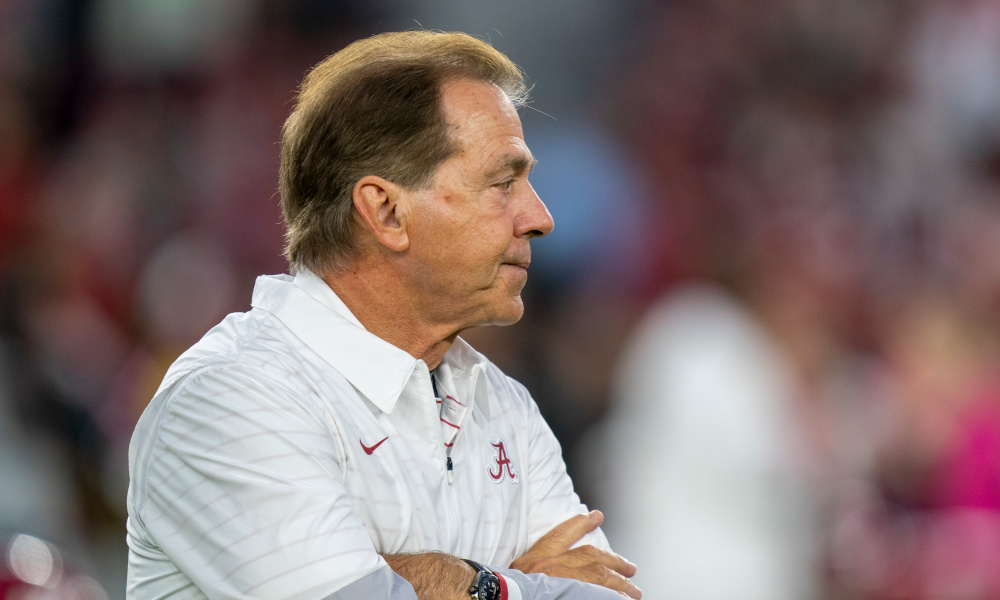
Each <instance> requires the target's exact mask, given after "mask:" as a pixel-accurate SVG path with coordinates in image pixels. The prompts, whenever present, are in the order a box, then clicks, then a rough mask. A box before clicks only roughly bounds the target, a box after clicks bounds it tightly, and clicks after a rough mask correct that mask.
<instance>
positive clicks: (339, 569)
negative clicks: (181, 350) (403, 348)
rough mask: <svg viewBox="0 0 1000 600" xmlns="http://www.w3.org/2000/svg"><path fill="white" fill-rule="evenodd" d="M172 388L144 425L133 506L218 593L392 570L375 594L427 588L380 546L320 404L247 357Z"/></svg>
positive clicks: (340, 584) (306, 591)
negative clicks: (347, 483)
mask: <svg viewBox="0 0 1000 600" xmlns="http://www.w3.org/2000/svg"><path fill="white" fill-rule="evenodd" d="M170 393H171V394H172V395H171V396H170V397H168V398H166V399H165V400H166V401H165V402H164V403H163V404H162V405H159V413H158V414H156V415H155V416H154V418H151V419H150V420H149V421H148V422H146V423H143V422H140V426H139V428H138V429H137V431H136V436H137V439H138V440H139V444H138V446H137V455H136V457H135V461H134V462H135V465H134V467H133V468H134V471H133V485H134V486H135V488H136V490H135V491H136V492H137V494H136V498H135V499H134V500H133V502H134V508H135V513H136V514H135V515H133V516H135V517H137V518H138V520H139V521H141V526H142V528H143V529H144V531H145V533H146V534H147V535H148V536H149V538H151V540H153V541H155V544H156V545H157V546H158V547H159V548H160V550H162V551H163V553H165V554H166V556H167V557H169V559H170V560H171V561H173V562H174V564H175V565H176V566H177V567H178V569H180V571H182V572H183V573H184V574H185V575H186V576H187V577H189V578H190V579H191V581H192V582H193V583H194V584H195V585H196V586H197V587H198V588H199V589H200V590H201V591H202V592H203V593H204V594H205V595H206V596H207V597H208V598H248V597H256V598H322V597H324V596H328V595H330V594H332V593H334V592H337V591H338V590H348V589H349V588H350V585H351V584H352V583H355V582H358V581H359V580H363V579H365V577H366V576H370V575H373V574H376V573H382V575H375V576H374V578H370V579H367V580H366V581H368V584H369V586H370V587H368V588H365V589H367V590H369V592H371V593H369V594H368V595H366V596H365V597H366V598H373V599H374V598H392V599H393V600H416V595H415V594H414V593H413V590H412V588H409V584H406V585H403V584H402V583H400V582H399V581H397V580H396V578H394V577H392V576H393V575H395V574H394V573H392V571H391V570H390V569H389V567H388V565H387V564H386V563H385V561H384V560H383V559H382V557H381V556H379V555H378V553H377V552H376V551H375V548H374V546H373V544H372V542H371V539H370V537H369V535H368V533H367V531H366V530H365V528H364V526H363V524H362V522H361V520H360V518H359V517H358V515H357V514H356V513H355V511H354V507H353V502H352V500H351V498H350V496H349V495H348V492H347V490H346V488H345V487H344V484H343V475H342V472H341V460H342V459H341V456H340V455H339V451H338V448H339V446H338V444H337V443H336V440H335V439H332V438H331V433H330V430H329V428H328V427H327V426H326V425H325V424H324V422H323V418H322V416H320V415H316V414H313V413H311V412H310V406H309V405H308V404H306V403H305V402H304V401H302V399H300V398H298V397H296V396H295V395H294V394H293V393H292V392H290V391H289V390H288V389H287V388H286V387H284V386H282V385H280V384H278V383H276V382H270V381H268V380H267V379H265V378H263V377H262V376H261V375H259V374H257V373H249V372H247V371H245V370H243V369H241V368H239V367H235V366H227V367H214V368H212V369H211V370H207V371H203V372H201V373H198V374H195V375H192V376H191V377H190V378H189V379H188V380H186V381H184V382H181V384H180V385H179V386H178V387H177V388H175V389H174V390H173V391H172V392H170ZM135 443H136V442H135V441H133V444H135ZM397 577H398V576H397ZM373 582H374V583H373ZM360 585H365V584H360ZM372 586H374V587H372ZM375 590H381V592H384V593H375V592H374V591H375ZM345 593H346V594H347V595H345V596H342V597H344V598H354V597H358V596H357V594H354V595H351V594H350V593H348V592H346V591H345ZM332 597H338V596H336V595H334V596H332Z"/></svg>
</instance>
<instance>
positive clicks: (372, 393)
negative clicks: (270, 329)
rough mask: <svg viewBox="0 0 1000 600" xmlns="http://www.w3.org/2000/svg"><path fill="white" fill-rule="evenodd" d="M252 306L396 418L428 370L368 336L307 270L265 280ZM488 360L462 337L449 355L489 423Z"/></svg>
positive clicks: (453, 372)
mask: <svg viewBox="0 0 1000 600" xmlns="http://www.w3.org/2000/svg"><path fill="white" fill-rule="evenodd" d="M251 305H252V306H253V307H254V308H259V309H261V310H265V311H267V312H269V313H271V314H273V315H274V316H275V317H277V319H278V320H279V321H281V322H282V323H283V324H284V325H285V326H286V327H288V329H289V330H291V332H292V333H293V334H295V336H296V337H298V338H299V339H300V340H302V342H303V343H305V345H307V346H309V348H311V349H312V350H313V351H315V352H316V353H317V354H319V356H320V357H321V358H323V360H324V361H326V362H327V363H328V364H329V365H330V366H331V367H333V368H334V369H336V370H337V371H338V372H339V373H340V374H341V375H343V376H344V377H345V378H346V379H347V380H348V381H349V382H350V383H351V385H353V386H354V387H355V388H357V389H358V391H359V392H361V393H362V394H363V395H364V396H365V397H366V398H367V399H368V400H369V401H370V402H371V403H372V404H374V405H375V406H376V407H377V408H378V409H379V410H381V411H382V412H385V413H391V412H392V410H393V408H394V407H395V405H396V401H397V400H398V399H399V396H400V394H401V393H402V391H403V389H404V388H405V387H406V385H407V383H408V382H409V381H410V378H411V376H412V374H413V371H414V370H415V369H418V368H422V369H427V365H426V364H425V363H424V361H423V360H420V359H417V358H414V357H413V356H411V355H410V354H409V353H407V352H406V351H404V350H402V349H400V348H397V347H396V346H393V345H392V344H390V343H389V342H387V341H385V340H383V339H382V338H380V337H378V336H376V335H374V334H372V333H370V332H369V331H367V330H366V329H365V328H364V326H363V325H362V324H361V322H360V321H359V320H358V319H357V317H355V316H354V314H353V313H351V311H350V309H349V308H348V307H347V305H346V304H344V302H343V300H341V299H340V298H339V297H338V296H337V294H336V293H335V292H334V291H333V290H332V289H330V286H329V285H327V284H326V282H325V281H323V280H322V279H321V278H320V277H319V276H317V275H315V274H314V273H312V272H310V271H308V270H305V269H301V270H299V272H298V273H297V274H296V275H295V276H294V277H292V276H291V275H261V276H260V277H258V278H257V282H256V285H254V290H253V299H252V301H251ZM484 362H486V359H485V358H484V357H483V356H482V355H481V354H479V353H478V352H476V351H475V350H474V349H473V348H472V347H471V346H469V344H467V343H466V342H465V341H464V340H462V339H461V338H456V339H455V342H454V343H453V344H452V345H451V348H449V349H448V352H446V353H445V355H444V359H443V361H442V363H443V364H446V365H447V368H448V369H449V370H450V375H451V379H452V380H453V381H454V384H453V385H455V387H456V388H459V387H466V386H465V385H461V384H460V382H464V383H466V385H467V386H468V389H456V391H458V392H459V393H461V394H462V395H463V396H465V397H467V398H470V399H473V398H474V399H476V400H480V399H481V400H482V401H481V402H477V404H479V406H480V409H481V410H483V411H484V412H485V413H486V416H487V418H489V401H488V400H487V399H486V397H487V395H486V394H485V393H484V392H485V389H479V388H482V387H483V386H484V385H485V377H483V376H482V375H483V373H482V365H481V363H484Z"/></svg>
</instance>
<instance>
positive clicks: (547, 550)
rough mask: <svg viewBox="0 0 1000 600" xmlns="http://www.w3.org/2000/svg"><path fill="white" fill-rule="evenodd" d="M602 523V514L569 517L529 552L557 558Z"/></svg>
mask: <svg viewBox="0 0 1000 600" xmlns="http://www.w3.org/2000/svg"><path fill="white" fill-rule="evenodd" d="M603 522H604V514H603V513H601V511H599V510H592V511H590V512H589V513H587V514H585V515H576V516H575V517H570V518H569V519H566V520H565V521H563V522H562V523H560V524H558V525H556V526H555V527H553V528H552V531H550V532H548V533H546V534H545V535H543V536H542V537H541V538H539V539H538V541H537V542H535V545H534V546H532V547H531V550H529V552H531V553H533V554H536V555H537V556H557V555H559V554H562V553H563V552H566V551H567V550H569V549H570V547H571V546H573V544H575V543H577V542H578V541H580V538H582V537H583V536H585V535H587V534H588V533H590V532H591V531H593V530H595V529H597V528H598V527H600V526H601V523H603Z"/></svg>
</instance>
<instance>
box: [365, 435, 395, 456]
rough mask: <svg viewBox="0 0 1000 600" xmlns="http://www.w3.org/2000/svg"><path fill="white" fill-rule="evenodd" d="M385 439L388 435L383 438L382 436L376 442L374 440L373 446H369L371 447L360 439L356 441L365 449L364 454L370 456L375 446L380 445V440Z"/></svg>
mask: <svg viewBox="0 0 1000 600" xmlns="http://www.w3.org/2000/svg"><path fill="white" fill-rule="evenodd" d="M387 439H389V436H385V437H384V438H382V439H381V440H379V441H378V442H376V443H375V445H374V446H371V447H368V446H365V443H364V442H362V441H361V440H360V439H359V440H358V443H359V444H361V449H362V450H364V451H365V454H367V455H368V456H371V455H372V452H375V448H378V447H379V446H381V445H382V442H384V441H386V440H387Z"/></svg>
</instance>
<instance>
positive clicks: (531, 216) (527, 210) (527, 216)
mask: <svg viewBox="0 0 1000 600" xmlns="http://www.w3.org/2000/svg"><path fill="white" fill-rule="evenodd" d="M526 183H527V182H526ZM553 227H555V222H554V221H553V220H552V214H551V213H549V209H548V208H546V207H545V203H544V202H542V199H541V198H539V197H538V194H537V193H536V192H535V188H533V187H531V184H530V183H528V185H527V187H526V189H525V191H524V198H523V200H522V206H521V209H520V211H519V213H518V215H517V216H516V217H515V219H514V235H516V236H517V237H528V238H536V237H542V236H543V235H548V234H549V233H551V232H552V228H553Z"/></svg>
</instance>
